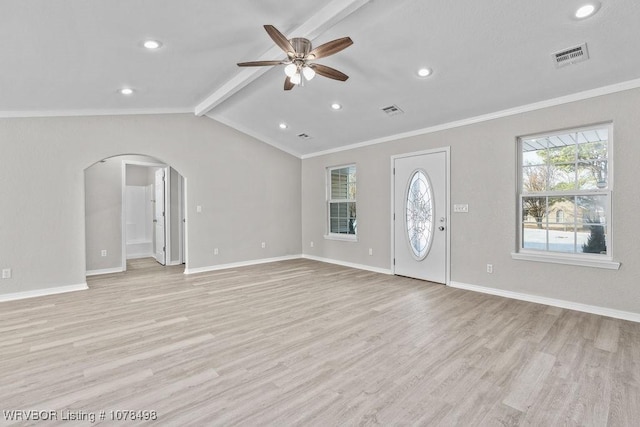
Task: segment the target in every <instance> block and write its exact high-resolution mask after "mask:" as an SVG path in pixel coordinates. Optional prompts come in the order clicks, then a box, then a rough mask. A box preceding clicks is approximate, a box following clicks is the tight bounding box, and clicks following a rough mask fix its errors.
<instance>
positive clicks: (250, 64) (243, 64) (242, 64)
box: [238, 61, 284, 67]
mask: <svg viewBox="0 0 640 427" xmlns="http://www.w3.org/2000/svg"><path fill="white" fill-rule="evenodd" d="M280 64H284V61H249V62H239V63H238V67H265V66H267V65H280Z"/></svg>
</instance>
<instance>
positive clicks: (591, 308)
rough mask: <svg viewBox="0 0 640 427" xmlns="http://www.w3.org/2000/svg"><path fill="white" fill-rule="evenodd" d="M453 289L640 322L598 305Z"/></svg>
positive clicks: (469, 288) (464, 285) (496, 291)
mask: <svg viewBox="0 0 640 427" xmlns="http://www.w3.org/2000/svg"><path fill="white" fill-rule="evenodd" d="M449 286H451V287H452V288H458V289H465V290H467V291H474V292H480V293H483V294H489V295H497V296H499V297H505V298H511V299H517V300H521V301H528V302H534V303H538V304H544V305H550V306H552V307H560V308H567V309H569V310H576V311H582V312H584V313H591V314H598V315H600V316H607V317H613V318H616V319H622V320H629V321H631V322H640V313H633V312H630V311H622V310H614V309H612V308H606V307H599V306H597V305H588V304H582V303H579V302H572V301H565V300H560V299H555V298H547V297H541V296H538V295H530V294H523V293H520V292H512V291H505V290H502V289H495V288H487V287H484V286H477V285H470V284H468V283H460V282H454V281H451V283H449Z"/></svg>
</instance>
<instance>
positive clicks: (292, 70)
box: [284, 64, 298, 77]
mask: <svg viewBox="0 0 640 427" xmlns="http://www.w3.org/2000/svg"><path fill="white" fill-rule="evenodd" d="M297 71H298V67H296V64H289V65H287V66H286V67H284V73H285V74H286V75H287V76H288V77H293V76H295V75H296V72H297Z"/></svg>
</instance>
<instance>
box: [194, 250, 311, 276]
mask: <svg viewBox="0 0 640 427" xmlns="http://www.w3.org/2000/svg"><path fill="white" fill-rule="evenodd" d="M300 258H302V255H285V256H280V257H274V258H262V259H253V260H249V261H240V262H231V263H228V264H218V265H209V266H207V267H196V268H185V269H184V274H196V273H206V272H208V271H216V270H225V269H227V268H238V267H248V266H251V265H257V264H267V263H270V262H278V261H289V260H292V259H300Z"/></svg>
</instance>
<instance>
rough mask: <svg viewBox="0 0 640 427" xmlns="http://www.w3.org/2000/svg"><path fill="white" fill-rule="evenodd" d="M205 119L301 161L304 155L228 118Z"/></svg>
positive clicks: (209, 115)
mask: <svg viewBox="0 0 640 427" xmlns="http://www.w3.org/2000/svg"><path fill="white" fill-rule="evenodd" d="M205 117H208V118H210V119H211V120H215V121H216V122H219V123H222V124H223V125H225V126H229V127H230V128H232V129H235V130H237V131H238V132H242V133H244V134H245V135H249V136H251V137H253V138H255V139H257V140H258V141H260V142H263V143H265V144H268V145H271V146H272V147H274V148H277V149H278V150H280V151H284V152H285V153H287V154H291V155H292V156H294V157H297V158H299V159H301V158H302V154H300V153H299V152H297V151H294V150H292V149H291V148H289V147H285V146H284V145H282V144H279V143H277V142H275V141H273V140H271V139H269V138H265V137H264V136H263V135H259V134H258V133H256V132H253V131H252V130H250V129H247V128H246V127H245V126H241V125H239V124H237V123H234V122H232V121H230V120H228V119H226V118H222V117H217V116H214V115H211V114H206V115H205Z"/></svg>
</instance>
